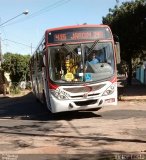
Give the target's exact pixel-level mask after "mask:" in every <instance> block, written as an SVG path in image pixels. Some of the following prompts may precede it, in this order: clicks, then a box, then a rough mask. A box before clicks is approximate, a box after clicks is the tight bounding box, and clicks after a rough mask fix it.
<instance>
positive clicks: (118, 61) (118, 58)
mask: <svg viewBox="0 0 146 160" xmlns="http://www.w3.org/2000/svg"><path fill="white" fill-rule="evenodd" d="M115 51H116V60H117V64H120V62H121V56H120V43H119V42H115Z"/></svg>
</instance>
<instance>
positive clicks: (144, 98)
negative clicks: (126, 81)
mask: <svg viewBox="0 0 146 160" xmlns="http://www.w3.org/2000/svg"><path fill="white" fill-rule="evenodd" d="M120 100H121V101H122V100H124V101H143V100H144V101H145V100H146V96H121V97H120Z"/></svg>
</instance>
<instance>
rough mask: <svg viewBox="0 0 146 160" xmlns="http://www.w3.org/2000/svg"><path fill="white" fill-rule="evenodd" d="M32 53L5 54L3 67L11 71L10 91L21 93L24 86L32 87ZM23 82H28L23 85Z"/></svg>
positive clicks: (8, 71)
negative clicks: (30, 65)
mask: <svg viewBox="0 0 146 160" xmlns="http://www.w3.org/2000/svg"><path fill="white" fill-rule="evenodd" d="M29 60H30V55H21V54H14V53H6V54H4V56H3V63H2V69H3V70H4V71H5V72H7V73H9V77H10V80H11V82H9V93H11V94H19V93H20V92H21V90H22V89H23V88H25V89H26V88H28V89H30V88H31V86H30V84H29V83H26V82H30V71H29ZM21 82H24V83H26V84H25V86H24V87H21V86H20V85H21Z"/></svg>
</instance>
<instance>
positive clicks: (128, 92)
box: [118, 78, 146, 101]
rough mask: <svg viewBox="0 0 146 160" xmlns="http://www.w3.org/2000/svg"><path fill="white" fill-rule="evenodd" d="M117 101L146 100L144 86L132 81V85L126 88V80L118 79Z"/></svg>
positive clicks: (134, 80) (145, 88)
mask: <svg viewBox="0 0 146 160" xmlns="http://www.w3.org/2000/svg"><path fill="white" fill-rule="evenodd" d="M118 84H119V85H118V92H119V100H124V101H126V100H146V85H143V84H141V83H140V82H139V81H138V80H136V79H133V80H132V85H131V86H127V85H126V80H125V79H124V78H123V79H120V80H119V83H118Z"/></svg>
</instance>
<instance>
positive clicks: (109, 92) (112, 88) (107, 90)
mask: <svg viewBox="0 0 146 160" xmlns="http://www.w3.org/2000/svg"><path fill="white" fill-rule="evenodd" d="M114 91H115V84H112V85H110V86H109V87H108V89H106V91H104V93H103V96H108V95H111V94H112V93H113V92H114Z"/></svg>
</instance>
